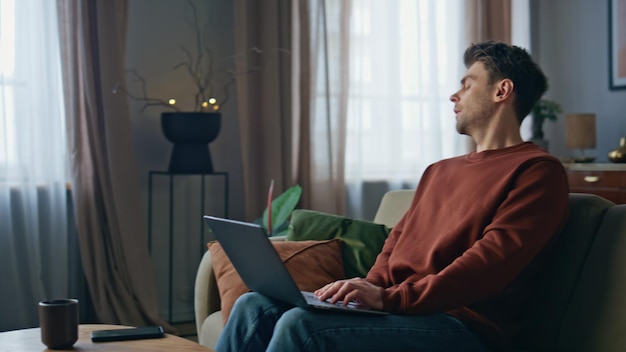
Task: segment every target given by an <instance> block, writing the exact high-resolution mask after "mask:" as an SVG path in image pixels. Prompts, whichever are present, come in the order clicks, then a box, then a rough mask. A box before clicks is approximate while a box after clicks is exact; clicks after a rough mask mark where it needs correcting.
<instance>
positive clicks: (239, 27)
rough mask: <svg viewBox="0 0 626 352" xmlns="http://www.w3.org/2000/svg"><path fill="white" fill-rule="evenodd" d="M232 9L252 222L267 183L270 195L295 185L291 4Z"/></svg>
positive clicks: (279, 1) (246, 4) (244, 0)
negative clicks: (271, 190) (293, 167)
mask: <svg viewBox="0 0 626 352" xmlns="http://www.w3.org/2000/svg"><path fill="white" fill-rule="evenodd" d="M234 9H235V10H234V12H235V16H234V37H235V38H234V44H235V55H236V56H237V57H238V60H237V61H236V71H237V72H238V73H240V74H238V76H237V82H236V83H237V101H238V105H237V108H238V114H239V126H240V137H241V151H242V164H243V165H242V170H243V187H244V199H245V202H244V203H245V216H246V218H248V219H250V220H252V219H255V218H258V217H259V216H261V214H262V213H263V209H265V206H266V204H267V190H268V188H269V185H270V181H271V180H272V179H273V180H274V182H275V185H274V194H275V195H278V194H280V193H282V192H283V191H284V190H286V189H287V188H289V187H290V186H293V185H294V184H296V183H298V180H296V179H295V176H294V174H293V169H292V167H291V166H292V164H291V161H292V157H293V154H292V153H293V144H292V140H291V138H292V126H293V125H292V124H293V121H292V116H291V111H290V109H291V95H290V91H291V76H290V75H291V57H290V43H291V25H290V20H289V19H290V13H291V0H267V1H255V0H236V1H235V4H234ZM253 48H258V49H260V50H261V51H262V52H261V53H257V52H256V51H254V50H251V49H253ZM300 184H301V186H303V188H305V189H306V188H307V185H306V184H302V183H300Z"/></svg>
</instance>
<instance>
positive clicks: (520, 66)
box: [463, 41, 548, 123]
mask: <svg viewBox="0 0 626 352" xmlns="http://www.w3.org/2000/svg"><path fill="white" fill-rule="evenodd" d="M463 61H464V62H465V67H467V68H469V67H470V66H472V65H473V64H474V63H475V62H477V61H478V62H481V63H482V64H483V66H484V67H485V70H487V73H488V78H489V84H493V83H495V82H496V81H499V80H502V79H505V78H508V79H510V80H511V81H513V91H514V92H515V94H516V99H515V102H514V103H513V104H514V105H513V108H514V109H515V113H516V115H517V119H518V120H519V122H520V123H521V122H522V120H524V118H525V117H526V115H528V114H529V113H530V111H531V110H532V108H533V106H535V104H536V103H537V101H538V100H539V99H540V98H541V96H542V95H543V93H545V92H546V90H548V79H547V78H546V76H545V75H544V74H543V71H542V70H541V68H540V67H539V66H538V65H537V64H536V63H535V62H534V61H533V59H532V58H531V57H530V54H528V52H527V51H526V50H524V49H523V48H520V47H518V46H514V45H508V44H505V43H497V42H494V41H487V42H483V43H477V44H472V45H471V46H470V47H469V48H467V50H465V54H464V56H463Z"/></svg>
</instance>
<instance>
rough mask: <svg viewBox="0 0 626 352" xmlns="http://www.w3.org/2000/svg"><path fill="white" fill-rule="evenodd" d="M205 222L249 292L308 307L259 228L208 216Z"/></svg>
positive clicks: (249, 224)
mask: <svg viewBox="0 0 626 352" xmlns="http://www.w3.org/2000/svg"><path fill="white" fill-rule="evenodd" d="M204 221H205V222H206V224H207V226H209V228H210V229H211V231H212V232H213V234H214V235H215V238H216V239H217V240H218V242H219V243H220V244H221V246H222V248H223V249H224V252H226V255H227V256H228V258H229V259H230V261H231V263H232V264H233V266H234V267H235V269H236V270H237V272H238V273H239V276H240V277H241V279H242V280H243V282H244V283H245V284H246V286H248V288H249V289H251V290H252V291H256V292H259V293H262V294H264V295H266V296H269V297H272V298H275V299H279V300H281V301H285V302H288V303H291V304H293V305H297V306H300V307H305V306H306V305H307V304H306V301H305V300H304V297H302V294H301V293H300V290H299V289H298V286H297V285H296V283H295V282H294V281H293V278H292V277H291V275H290V274H289V271H288V270H287V268H286V267H285V265H284V263H283V262H282V260H281V259H280V256H279V255H278V253H277V252H276V249H274V246H273V245H272V243H271V241H270V240H269V238H268V237H267V235H266V234H265V233H264V232H263V229H262V228H261V227H260V226H259V225H256V224H251V223H246V222H241V221H236V220H230V219H223V218H218V217H214V216H208V215H205V216H204Z"/></svg>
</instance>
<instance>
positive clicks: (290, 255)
mask: <svg viewBox="0 0 626 352" xmlns="http://www.w3.org/2000/svg"><path fill="white" fill-rule="evenodd" d="M272 244H273V245H274V248H276V251H277V252H278V255H279V256H280V258H281V259H282V261H283V262H284V263H285V266H286V267H287V270H289V273H290V274H291V276H292V277H293V279H294V281H295V282H296V284H297V285H298V288H299V289H300V290H301V291H314V290H316V289H318V288H320V287H322V286H324V285H326V284H327V283H330V282H333V281H336V280H340V279H343V278H345V274H344V270H343V261H342V255H341V241H340V240H329V241H298V242H288V241H287V242H272ZM208 247H209V251H210V252H211V260H212V264H213V268H214V270H215V278H216V279H217V287H218V290H219V293H220V297H221V300H222V302H221V308H222V319H223V321H224V323H226V320H227V319H228V316H229V315H230V311H231V309H232V307H233V305H234V304H235V301H236V300H237V298H238V297H239V296H241V295H242V294H244V293H245V292H248V291H249V289H248V287H246V285H245V284H244V283H243V281H241V278H240V277H239V274H237V271H236V270H235V268H234V267H233V265H232V264H231V262H230V260H229V259H228V257H227V256H226V253H224V250H223V249H222V246H221V245H220V244H219V242H210V243H209V244H208ZM312 264H315V265H312Z"/></svg>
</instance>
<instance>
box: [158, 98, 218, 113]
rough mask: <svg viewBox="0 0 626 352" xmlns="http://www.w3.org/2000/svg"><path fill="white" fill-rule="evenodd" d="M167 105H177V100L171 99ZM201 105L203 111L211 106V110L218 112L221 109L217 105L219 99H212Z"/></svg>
mask: <svg viewBox="0 0 626 352" xmlns="http://www.w3.org/2000/svg"><path fill="white" fill-rule="evenodd" d="M167 103H168V104H170V105H175V104H176V99H174V98H170V99H168V100H167ZM200 105H201V106H202V108H203V109H208V108H209V106H210V109H212V110H214V111H218V110H219V109H220V106H219V105H218V104H217V99H215V98H210V99H209V100H208V101H203V102H202V104H200Z"/></svg>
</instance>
